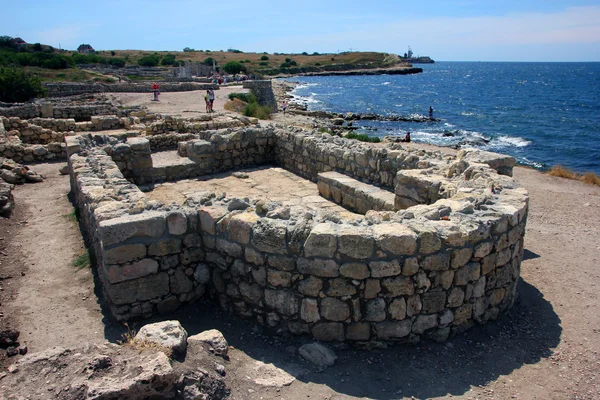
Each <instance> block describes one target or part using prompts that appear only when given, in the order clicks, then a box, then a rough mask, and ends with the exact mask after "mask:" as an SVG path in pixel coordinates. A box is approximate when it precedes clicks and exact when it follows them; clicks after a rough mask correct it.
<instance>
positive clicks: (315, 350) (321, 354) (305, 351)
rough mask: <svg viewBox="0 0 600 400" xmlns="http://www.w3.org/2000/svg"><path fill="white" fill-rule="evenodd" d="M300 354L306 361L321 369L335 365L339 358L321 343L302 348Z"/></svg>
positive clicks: (299, 350) (306, 345)
mask: <svg viewBox="0 0 600 400" xmlns="http://www.w3.org/2000/svg"><path fill="white" fill-rule="evenodd" d="M298 353H299V354H300V355H301V356H302V358H304V359H305V360H306V361H309V362H311V363H313V364H315V365H316V366H317V367H319V368H324V367H331V366H333V365H334V364H335V361H336V360H337V356H336V355H335V353H334V352H333V351H332V350H331V349H330V348H329V347H327V346H325V345H324V344H321V343H310V344H305V345H302V346H300V348H299V349H298Z"/></svg>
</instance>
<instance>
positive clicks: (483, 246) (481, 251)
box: [473, 242, 494, 258]
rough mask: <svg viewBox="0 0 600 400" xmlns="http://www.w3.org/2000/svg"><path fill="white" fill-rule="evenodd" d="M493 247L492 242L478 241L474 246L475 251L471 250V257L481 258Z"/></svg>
mask: <svg viewBox="0 0 600 400" xmlns="http://www.w3.org/2000/svg"><path fill="white" fill-rule="evenodd" d="M493 248H494V244H493V243H492V242H483V243H479V244H478V245H477V246H475V251H474V252H473V257H475V258H483V257H485V256H487V255H488V254H490V252H491V251H492V249H493Z"/></svg>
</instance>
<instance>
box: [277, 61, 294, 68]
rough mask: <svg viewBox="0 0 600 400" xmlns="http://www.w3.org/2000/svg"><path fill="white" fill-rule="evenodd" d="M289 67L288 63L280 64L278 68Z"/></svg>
mask: <svg viewBox="0 0 600 400" xmlns="http://www.w3.org/2000/svg"><path fill="white" fill-rule="evenodd" d="M291 66H292V64H290V63H289V62H284V63H281V65H280V66H279V68H290V67H291Z"/></svg>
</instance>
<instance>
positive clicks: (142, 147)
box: [127, 137, 150, 153]
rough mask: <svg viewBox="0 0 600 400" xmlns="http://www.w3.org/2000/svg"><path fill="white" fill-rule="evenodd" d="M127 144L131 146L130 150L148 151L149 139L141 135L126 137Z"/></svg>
mask: <svg viewBox="0 0 600 400" xmlns="http://www.w3.org/2000/svg"><path fill="white" fill-rule="evenodd" d="M127 144H129V145H130V146H131V150H133V151H139V152H146V153H150V141H149V140H148V139H146V138H142V137H130V138H127Z"/></svg>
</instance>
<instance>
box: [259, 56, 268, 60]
mask: <svg viewBox="0 0 600 400" xmlns="http://www.w3.org/2000/svg"><path fill="white" fill-rule="evenodd" d="M260 59H261V60H262V61H267V60H268V59H269V57H267V56H262V57H261V58H260Z"/></svg>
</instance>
